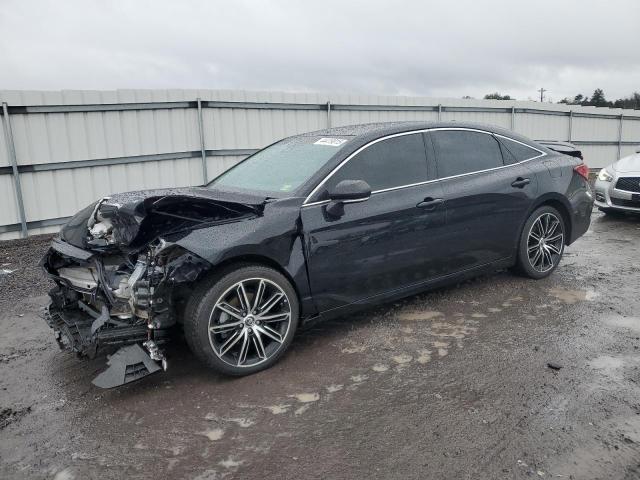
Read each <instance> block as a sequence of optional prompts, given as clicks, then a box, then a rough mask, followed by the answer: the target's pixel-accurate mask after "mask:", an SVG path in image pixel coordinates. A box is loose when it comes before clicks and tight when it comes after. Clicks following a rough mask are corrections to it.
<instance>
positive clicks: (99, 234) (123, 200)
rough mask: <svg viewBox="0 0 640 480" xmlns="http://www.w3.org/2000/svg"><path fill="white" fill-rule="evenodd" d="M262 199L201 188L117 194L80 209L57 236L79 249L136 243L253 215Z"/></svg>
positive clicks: (261, 197)
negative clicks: (165, 234)
mask: <svg viewBox="0 0 640 480" xmlns="http://www.w3.org/2000/svg"><path fill="white" fill-rule="evenodd" d="M265 200H266V197H264V196H258V195H250V194H240V193H236V192H227V191H221V190H212V189H208V188H202V187H186V188H169V189H155V190H140V191H133V192H125V193H118V194H114V195H110V196H108V197H105V198H103V199H101V200H99V201H97V202H94V203H92V204H91V205H89V206H87V207H86V208H84V209H82V210H80V211H79V212H78V213H77V214H76V215H74V216H73V217H72V219H71V220H70V221H69V222H68V223H67V225H65V226H64V227H63V228H62V229H61V231H60V235H61V237H62V239H63V240H65V241H67V242H68V243H70V244H72V245H74V246H77V247H79V248H104V247H107V246H109V245H116V246H119V247H125V246H134V247H135V246H141V245H144V244H145V243H148V242H150V241H152V240H153V239H155V238H157V237H158V236H159V235H161V234H163V233H173V232H176V231H184V230H189V229H195V228H198V227H201V226H205V225H211V224H213V223H216V222H219V221H229V220H233V219H240V218H243V217H246V216H248V215H257V214H259V213H260V212H261V211H262V207H263V205H264V202H265Z"/></svg>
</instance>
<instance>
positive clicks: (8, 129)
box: [2, 102, 29, 238]
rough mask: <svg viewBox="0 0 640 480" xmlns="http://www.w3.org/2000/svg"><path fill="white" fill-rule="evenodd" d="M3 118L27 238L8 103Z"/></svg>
mask: <svg viewBox="0 0 640 480" xmlns="http://www.w3.org/2000/svg"><path fill="white" fill-rule="evenodd" d="M2 118H3V120H4V122H3V125H4V139H5V142H6V144H7V154H8V155H9V161H10V162H11V169H12V171H13V183H14V185H15V188H16V200H17V203H18V214H19V215H20V225H21V233H22V237H23V238H25V237H27V236H28V235H29V232H28V230H27V216H26V215H25V212H24V202H23V199H22V186H21V185H20V172H18V161H17V159H16V147H15V145H14V143H13V131H12V130H11V121H10V120H9V109H8V108H7V102H2Z"/></svg>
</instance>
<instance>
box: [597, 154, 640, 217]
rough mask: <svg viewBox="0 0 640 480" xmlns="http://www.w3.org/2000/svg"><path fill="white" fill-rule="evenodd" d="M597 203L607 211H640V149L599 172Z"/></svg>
mask: <svg viewBox="0 0 640 480" xmlns="http://www.w3.org/2000/svg"><path fill="white" fill-rule="evenodd" d="M595 194H596V199H595V204H596V207H598V208H599V209H600V210H601V211H603V212H605V213H614V212H636V213H640V150H637V151H636V153H635V154H633V155H629V156H628V157H624V158H621V159H620V160H618V161H617V162H615V163H612V164H611V165H609V166H608V167H605V168H603V169H602V170H600V173H598V178H597V179H596V183H595Z"/></svg>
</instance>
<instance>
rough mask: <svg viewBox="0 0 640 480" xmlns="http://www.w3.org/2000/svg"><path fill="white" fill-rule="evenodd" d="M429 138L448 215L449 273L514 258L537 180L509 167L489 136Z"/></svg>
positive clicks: (452, 133)
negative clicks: (520, 231)
mask: <svg viewBox="0 0 640 480" xmlns="http://www.w3.org/2000/svg"><path fill="white" fill-rule="evenodd" d="M428 136H429V138H430V140H431V142H432V146H433V149H434V152H435V158H436V165H437V176H438V178H439V179H441V183H442V188H443V193H444V199H445V205H446V210H447V219H446V223H447V245H448V252H447V256H448V258H449V259H450V264H449V266H448V269H449V272H450V273H452V272H456V271H461V270H465V269H468V268H473V267H477V266H480V265H484V264H487V263H491V262H494V261H496V260H500V259H504V258H507V257H510V256H512V255H513V254H514V252H515V248H516V242H517V237H518V235H519V230H520V226H521V224H522V221H523V219H524V216H525V215H526V213H527V211H528V210H529V207H530V206H531V203H532V201H533V199H534V198H535V193H536V189H537V187H536V178H535V176H534V175H532V174H531V172H529V170H528V169H527V167H526V165H524V164H519V163H513V162H511V161H510V160H507V161H506V162H505V160H504V159H503V147H502V146H501V144H500V142H499V141H498V139H497V138H496V137H495V136H494V135H493V134H491V133H489V132H484V131H481V130H472V129H439V130H433V131H431V132H430V133H429V134H428ZM510 163H511V164H510Z"/></svg>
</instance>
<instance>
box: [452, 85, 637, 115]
mask: <svg viewBox="0 0 640 480" xmlns="http://www.w3.org/2000/svg"><path fill="white" fill-rule="evenodd" d="M463 98H470V97H463ZM484 99H485V100H515V98H513V97H512V96H510V95H501V94H500V93H498V92H494V93H488V94H486V95H485V96H484ZM558 103H564V104H566V105H582V106H592V107H612V108H630V109H635V110H640V92H633V93H632V94H631V95H629V96H628V97H625V98H618V99H617V100H614V101H610V100H607V99H606V97H605V95H604V91H603V90H602V89H601V88H596V89H595V90H594V91H593V94H592V95H591V96H590V97H589V95H582V94H581V93H579V94H578V95H576V96H575V97H573V98H563V99H562V100H560V101H559V102H558Z"/></svg>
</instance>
